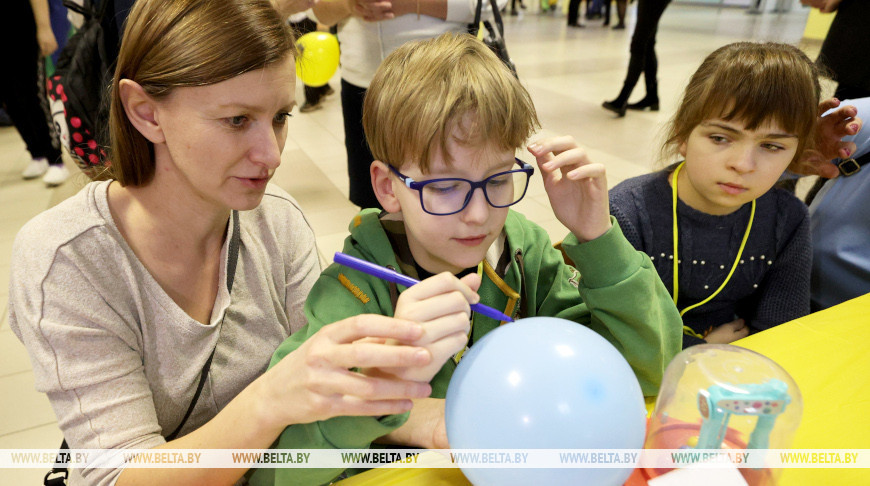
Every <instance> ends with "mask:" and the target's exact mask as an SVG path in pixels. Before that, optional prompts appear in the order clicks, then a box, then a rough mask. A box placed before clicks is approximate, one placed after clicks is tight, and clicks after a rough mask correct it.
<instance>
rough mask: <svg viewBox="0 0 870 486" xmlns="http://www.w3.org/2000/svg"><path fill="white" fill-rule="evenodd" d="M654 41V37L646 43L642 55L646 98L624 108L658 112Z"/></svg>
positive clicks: (657, 62) (657, 66)
mask: <svg viewBox="0 0 870 486" xmlns="http://www.w3.org/2000/svg"><path fill="white" fill-rule="evenodd" d="M655 47H656V39H655V36H653V37H652V39H650V40H649V42H647V45H646V55H644V57H643V59H644V65H643V80H644V84H645V85H646V96H644V97H643V99H642V100H640V101H638V102H637V103H629V104H628V105H626V108H628V109H629V110H645V109H647V108H649V109H650V110H651V111H659V80H658V78H657V76H658V71H659V60H658V58H657V57H656V49H655Z"/></svg>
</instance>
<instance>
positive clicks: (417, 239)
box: [273, 34, 681, 483]
mask: <svg viewBox="0 0 870 486" xmlns="http://www.w3.org/2000/svg"><path fill="white" fill-rule="evenodd" d="M363 124H364V126H365V130H366V135H367V138H368V141H369V145H370V146H371V149H372V153H373V154H374V155H375V157H376V159H377V160H376V161H375V162H374V163H373V164H372V167H371V178H372V185H373V188H374V192H375V194H376V195H377V197H378V200H379V201H380V203H381V204H382V205H383V207H384V209H385V211H384V212H380V211H378V210H373V209H369V210H364V211H362V212H361V213H360V214H359V215H358V216H356V217H355V218H354V220H353V221H352V222H351V224H350V232H351V234H350V236H349V237H348V238H347V240H346V241H345V245H344V250H343V251H344V253H347V254H349V255H352V256H356V257H359V258H362V259H364V260H368V261H370V262H373V263H377V264H379V265H382V266H385V267H388V268H392V269H394V270H397V271H399V272H401V273H403V274H406V275H409V276H411V277H414V278H417V279H420V280H423V282H421V284H419V285H415V286H414V287H411V288H410V289H405V288H403V287H400V286H397V285H396V284H392V283H389V282H386V281H383V280H380V279H378V278H376V277H373V276H369V275H366V274H363V273H360V272H357V271H355V270H351V269H349V268H346V267H341V266H338V265H332V266H330V267H329V268H327V269H326V270H325V271H324V272H323V274H322V275H321V277H320V279H319V280H318V281H317V283H316V284H315V285H314V288H313V289H312V291H311V293H310V295H309V298H308V300H307V302H306V305H305V312H306V317H307V318H308V326H306V327H307V329H303V330H302V331H300V332H299V333H297V334H294V335H293V336H291V337H290V338H289V339H288V340H287V341H285V342H284V343H283V344H282V345H281V347H279V348H278V351H277V352H276V353H275V355H274V357H273V364H274V363H275V362H277V361H278V360H280V359H281V357H283V356H285V355H287V354H288V353H290V351H292V350H294V349H296V348H297V347H299V346H300V345H301V344H302V343H303V342H304V340H305V338H306V337H307V336H308V335H310V334H311V333H313V332H316V330H317V329H319V328H320V327H322V326H325V325H328V324H330V323H332V322H335V321H338V320H339V319H342V318H345V317H348V316H352V315H356V314H365V313H378V314H385V315H395V316H396V317H403V318H406V319H412V320H425V318H422V317H421V318H419V319H418V318H417V316H425V315H427V312H434V311H433V310H432V309H427V308H426V307H427V306H428V307H437V306H438V305H439V302H440V300H439V299H438V298H432V299H429V300H428V301H426V302H425V305H420V306H418V308H417V310H416V311H415V312H406V311H404V310H403V306H406V305H408V304H409V301H416V302H417V303H419V302H420V301H419V300H416V299H414V298H412V297H409V296H411V295H414V292H415V291H416V290H415V289H417V288H418V287H420V286H422V285H427V284H429V283H430V282H433V281H435V282H439V284H440V285H442V286H449V285H451V282H454V283H455V282H457V281H456V278H457V277H462V276H463V275H466V274H471V275H472V279H473V278H474V275H475V274H477V275H479V276H480V283H479V288H478V289H477V292H478V294H479V296H480V302H482V303H483V304H485V305H488V306H490V307H494V308H496V309H498V310H500V311H502V312H504V313H505V314H508V315H510V316H512V317H513V318H514V319H518V318H523V317H531V316H555V317H560V318H564V319H569V320H572V321H575V322H577V323H578V325H586V326H589V327H590V328H592V329H593V330H595V331H596V332H598V333H600V334H601V335H602V336H604V337H605V338H606V339H608V340H609V341H610V342H611V343H613V344H614V345H615V346H616V347H617V349H619V350H620V352H622V354H623V355H624V356H625V358H626V359H627V360H628V362H629V364H631V366H632V368H633V370H634V371H635V373H636V375H637V377H638V380H639V382H640V384H641V387H642V389H643V390H644V393H645V394H647V395H654V394H656V393H657V391H658V387H659V385H660V383H661V379H662V374H663V372H664V369H665V367H666V366H667V364H668V362H669V361H670V359H671V358H672V357H673V356H674V355H675V354H676V353H677V352H679V351H680V348H681V336H680V333H681V323H680V317H679V315H678V314H677V311H676V308H675V307H674V305H673V301H672V299H671V298H670V295H669V294H668V292H667V290H666V289H665V287H664V286H663V285H662V283H661V281H660V280H659V277H658V275H657V274H656V271H655V269H654V268H653V266H652V264H651V262H650V259H649V257H647V256H646V255H645V254H643V253H641V252H638V251H636V250H634V248H633V247H632V246H631V244H630V243H629V242H628V241H627V240H626V239H625V237H624V236H623V235H622V232H621V231H620V229H619V227H618V225H616V224H615V222H614V220H612V219H611V217H610V215H609V211H608V195H607V183H606V180H605V175H604V168H603V166H601V165H600V164H593V163H590V162H589V161H588V159H587V158H586V155H585V153H584V152H583V151H582V150H581V149H580V148H578V147H577V145H576V143H574V141H573V139H571V138H570V137H559V138H553V139H548V140H544V141H542V142H538V143H534V144H532V145H530V146H529V151H530V152H531V154H532V155H534V156H535V157H536V158H537V164H538V167H539V168H540V170H541V172H542V174H543V178H544V185H545V188H546V190H547V193H548V195H549V197H550V202H551V205H552V207H553V208H554V210H555V213H556V216H557V217H558V218H559V220H560V221H561V222H562V223H563V224H565V226H566V227H568V228H569V229H570V230H571V233H572V234H569V235H568V236H567V238H565V241H564V242H563V248H564V249H565V251H566V252H567V254H568V256H569V257H571V258H572V259H573V260H574V261H575V262H576V263H577V269H575V268H574V267H572V266H569V265H567V264H566V263H565V261H564V260H563V257H562V254H561V253H560V252H559V251H558V250H556V249H554V248H553V246H552V244H551V242H550V240H549V237H548V235H547V233H546V231H545V230H544V229H543V228H541V227H539V226H537V225H536V224H534V223H532V222H530V221H528V220H527V219H526V218H524V217H523V216H522V215H520V214H519V213H516V212H514V211H512V210H510V209H509V207H510V206H512V205H514V204H516V203H518V202H519V201H520V200H521V199H522V198H523V196H524V195H525V193H526V189H527V187H528V185H529V179H530V177H532V175H533V173H534V172H535V169H533V168H532V166H531V165H529V164H528V163H526V162H523V161H522V160H520V159H517V158H515V157H514V154H515V151H516V150H517V149H518V148H519V147H521V146H522V145H523V144H524V143H525V141H526V139H527V138H528V137H529V136H530V135H531V134H532V133H533V131H534V130H535V128H537V126H538V119H537V115H536V113H535V109H534V106H533V104H532V101H531V98H530V96H529V94H528V93H527V92H526V90H525V89H524V88H523V87H522V86H521V85H520V83H519V82H518V81H517V80H516V79H515V78H514V77H513V75H512V74H511V73H510V71H509V70H508V69H507V68H505V66H504V65H503V64H502V62H501V61H500V60H499V59H498V58H497V57H496V56H495V55H494V54H493V53H492V52H491V51H490V50H489V49H488V48H487V47H486V46H485V45H484V44H483V43H481V42H479V41H478V40H476V39H474V38H473V37H471V36H467V35H459V36H457V35H452V34H445V35H443V36H441V37H438V38H436V39H431V40H426V41H420V42H412V43H408V44H405V45H404V46H403V47H401V48H399V49H398V50H396V51H395V52H393V53H392V54H391V55H390V56H389V57H387V59H386V60H385V61H384V62H383V64H382V65H381V67H380V68H379V70H378V73H377V74H376V75H375V78H374V80H373V82H372V84H371V86H370V87H369V90H368V93H367V95H366V100H365V106H364V116H363ZM578 269H579V272H578ZM433 275H434V276H433ZM426 279H428V280H426ZM439 279H440V280H439ZM467 279H468V277H465V278H464V280H463V281H465V282H469V280H467ZM430 285H431V284H430ZM469 285H470V286H472V287H476V286H477V282H476V281H475V282H473V284H469ZM460 312H466V313H468V314H470V320H471V323H470V332H469V333H468V335H467V336H461V337H462V338H463V339H462V341H461V343H460V344H462V345H464V344H466V342H465V341H466V339H467V345H468V346H472V345H474V343H475V342H477V341H479V340H480V339H481V337H483V335H485V334H486V333H487V332H489V331H491V330H493V329H495V328H497V327H498V326H500V325H502V324H504V323H503V322H499V321H496V320H494V319H491V318H489V317H486V316H483V315H479V314H474V313H471V312H470V311H469V310H467V308H466V309H462V310H460ZM400 314H402V315H401V316H400ZM438 322H439V321H438V320H437V319H436V320H432V321H431V322H428V323H425V324H424V328H427V329H428V328H429V327H428V326H430V325H431V326H433V328H436V329H437V326H438ZM508 325H510V324H508ZM419 344H420V345H425V344H426V343H425V342H423V343H419ZM457 351H458V352H455V351H454V352H453V353H451V355H447V356H444V355H440V356H441V358H440V359H435V355H436V353H435V352H433V360H432V363H431V364H430V365H429V366H427V367H424V368H420V369H413V370H409V369H401V370H383V369H382V370H381V371H382V372H387V373H389V372H395V373H396V374H399V375H400V376H402V377H403V378H409V377H413V379H416V380H418V381H428V382H430V384H431V386H432V394H431V398H427V399H422V400H418V401H415V403H414V408H413V410H412V411H411V412H410V417H409V416H408V414H403V415H395V416H387V417H380V418H377V417H338V418H336V419H330V420H326V421H322V422H317V423H312V424H305V425H294V426H291V427H288V428H287V429H286V430H285V431H284V433H283V434H282V436H281V439H280V440H279V442H278V444H277V447H279V448H283V447H285V445H286V447H292V448H323V447H336V448H365V447H368V446H369V444H370V443H371V442H372V441H374V440H375V439H378V438H380V440H379V442H385V443H395V444H403V445H411V446H416V447H426V448H446V447H448V444H447V439H446V432H445V430H444V400H443V397H444V396H445V394H446V390H447V384H448V382H449V381H450V377H451V375H452V374H453V371H454V370H455V368H456V365H457V363H458V362H459V360H460V359H461V356H462V353H463V352H464V346H460V347H459V349H458V350H457ZM445 359H446V363H445V362H444V361H445ZM300 444H305V446H304V447H303V446H301V445H300ZM275 471H276V474H277V475H278V481H277V482H279V483H281V482H283V481H282V480H281V476H283V475H285V474H286V475H287V476H286V478H287V480H288V481H289V480H293V481H301V482H305V483H307V482H309V480H310V482H312V483H315V482H328V481H329V480H331V479H332V478H334V477H335V476H336V475H337V474H339V473H340V472H341V471H336V470H329V469H308V470H302V469H298V468H293V469H286V470H281V469H278V470H275Z"/></svg>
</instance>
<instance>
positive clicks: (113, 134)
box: [109, 0, 294, 186]
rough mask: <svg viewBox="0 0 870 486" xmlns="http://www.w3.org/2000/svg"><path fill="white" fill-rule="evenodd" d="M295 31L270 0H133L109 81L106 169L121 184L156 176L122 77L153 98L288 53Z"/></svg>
mask: <svg viewBox="0 0 870 486" xmlns="http://www.w3.org/2000/svg"><path fill="white" fill-rule="evenodd" d="M293 49H294V43H293V36H292V35H291V32H290V31H289V29H288V27H287V24H286V23H285V22H284V20H283V19H281V17H280V15H279V14H278V12H277V11H276V10H275V9H274V8H273V7H272V4H271V3H270V2H269V0H137V1H136V3H135V5H134V6H133V9H132V10H131V12H130V15H129V17H128V18H127V26H126V28H125V29H124V36H123V42H122V43H121V50H120V54H119V56H118V63H117V68H116V69H115V77H114V79H113V81H112V90H111V108H110V114H109V136H110V140H111V152H112V153H111V161H112V162H111V167H110V175H111V176H112V177H113V178H114V179H116V180H117V181H118V182H119V183H120V184H121V185H122V186H126V185H131V186H142V185H146V184H148V182H150V181H151V179H152V178H153V177H154V147H153V145H152V144H151V142H149V141H148V140H147V139H146V138H145V137H144V136H142V134H141V133H139V131H138V130H136V128H135V127H134V126H133V125H132V124H131V123H130V120H129V119H128V118H127V114H126V112H125V111H124V106H123V105H122V103H121V98H120V93H119V90H118V84H119V83H120V81H121V80H122V79H129V80H132V81H135V82H136V83H138V84H139V85H140V86H142V88H143V89H144V90H145V92H146V93H147V94H148V95H149V96H151V97H152V98H154V99H161V98H165V97H166V96H168V95H169V94H170V93H171V92H172V90H173V89H175V88H179V87H191V86H205V85H210V84H215V83H219V82H221V81H226V80H227V79H230V78H233V77H235V76H238V75H240V74H243V73H246V72H248V71H253V70H257V69H261V68H264V67H267V66H269V65H271V64H273V63H276V62H279V61H281V60H283V59H285V58H286V56H287V55H288V54H292V53H293Z"/></svg>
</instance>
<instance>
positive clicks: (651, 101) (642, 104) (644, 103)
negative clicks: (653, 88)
mask: <svg viewBox="0 0 870 486" xmlns="http://www.w3.org/2000/svg"><path fill="white" fill-rule="evenodd" d="M625 107H626V108H628V109H629V110H639V111H643V110H646V109H647V108H649V109H650V111H659V100H658V98H649V97H646V98H644V99H642V100H640V101H638V102H637V103H629V104H627V105H625Z"/></svg>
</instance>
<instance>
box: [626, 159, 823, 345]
mask: <svg viewBox="0 0 870 486" xmlns="http://www.w3.org/2000/svg"><path fill="white" fill-rule="evenodd" d="M670 172H671V169H667V170H664V171H660V172H655V173H652V174H647V175H643V176H640V177H634V178H632V179H628V180H626V181H624V182H622V183H621V184H619V185H617V186H616V187H614V188H613V189H612V190H611V191H610V212H611V213H612V214H613V215H614V216H615V217H616V219H617V220H618V221H619V225H620V227H621V228H622V231H623V233H624V234H625V237H626V238H628V241H630V242H631V244H632V245H634V247H635V248H637V249H638V250H640V251H643V252H645V253H646V254H648V255H649V256H650V258H651V259H652V261H653V263H654V264H655V267H656V270H657V271H658V273H659V276H660V277H661V279H662V282H664V284H665V286H666V287H667V288H668V290H669V291H670V292H671V293H673V288H674V287H673V280H674V274H673V271H674V269H673V248H674V243H673V208H672V203H671V201H672V197H673V196H672V193H671V186H670V184H669V183H668V174H670ZM756 204H757V206H756V211H755V221H754V223H753V225H752V230H751V232H750V234H749V239H748V240H747V242H746V248H745V249H744V250H743V255H742V257H741V261H740V264H738V265H737V269H736V270H735V271H734V275H733V276H732V277H731V280H730V281H729V282H728V284H727V285H726V286H725V288H724V289H722V292H720V293H719V295H717V296H716V297H715V298H714V299H713V300H711V301H710V302H707V303H706V304H704V305H702V306H700V307H698V308H695V309H692V310H690V311H689V312H687V313H686V315H684V316H683V324H685V325H686V326H689V327H691V328H692V329H693V330H694V331H695V332H697V333H699V334H701V335H706V333H707V332H709V331H710V330H712V329H713V328H714V327H716V326H719V325H721V324H724V323H726V322H730V321H733V320H735V319H737V318H738V317H740V318H743V319H745V320H746V322H747V324H748V325H749V326H750V329H751V331H752V332H756V331H761V330H764V329H768V328H770V327H773V326H776V325H778V324H782V323H783V322H787V321H790V320H792V319H796V318H798V317H801V316H804V315H806V314H808V313H809V311H810V269H811V259H812V248H811V242H810V238H809V217H808V214H807V208H806V206H805V205H804V203H803V202H801V201H800V200H799V199H797V198H796V197H795V196H793V195H792V194H789V193H787V192H786V191H782V190H780V189H771V190H770V191H768V192H767V193H766V194H764V195H763V196H761V197H760V198H758V199H757V203H756ZM749 213H750V204H745V205H744V206H743V207H741V208H740V209H738V210H737V211H735V212H733V213H731V214H728V215H724V216H715V215H710V214H707V213H703V212H700V211H697V210H695V209H693V208H691V207H689V206H688V205H686V204H685V203H683V202H682V201H678V204H677V219H678V221H679V231H680V232H679V245H680V247H679V258H680V264H679V269H680V273H679V275H680V295H679V299H678V302H677V305H678V307H679V308H680V310H682V309H685V308H686V307H689V306H691V305H693V304H696V303H698V302H700V301H702V300H704V299H706V298H707V297H708V296H709V295H710V294H712V293H713V292H715V291H716V289H717V288H719V286H720V285H721V284H722V282H723V281H724V280H725V277H726V276H727V275H728V272H729V271H730V270H731V265H732V264H733V263H734V259H735V257H736V256H737V251H738V249H739V248H740V241H741V240H742V239H743V234H744V232H745V231H746V224H747V223H748V222H749ZM702 342H703V341H702V340H700V339H698V338H695V337H692V336H689V335H684V337H683V347H684V348H686V347H688V346H691V345H694V344H699V343H702Z"/></svg>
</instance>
